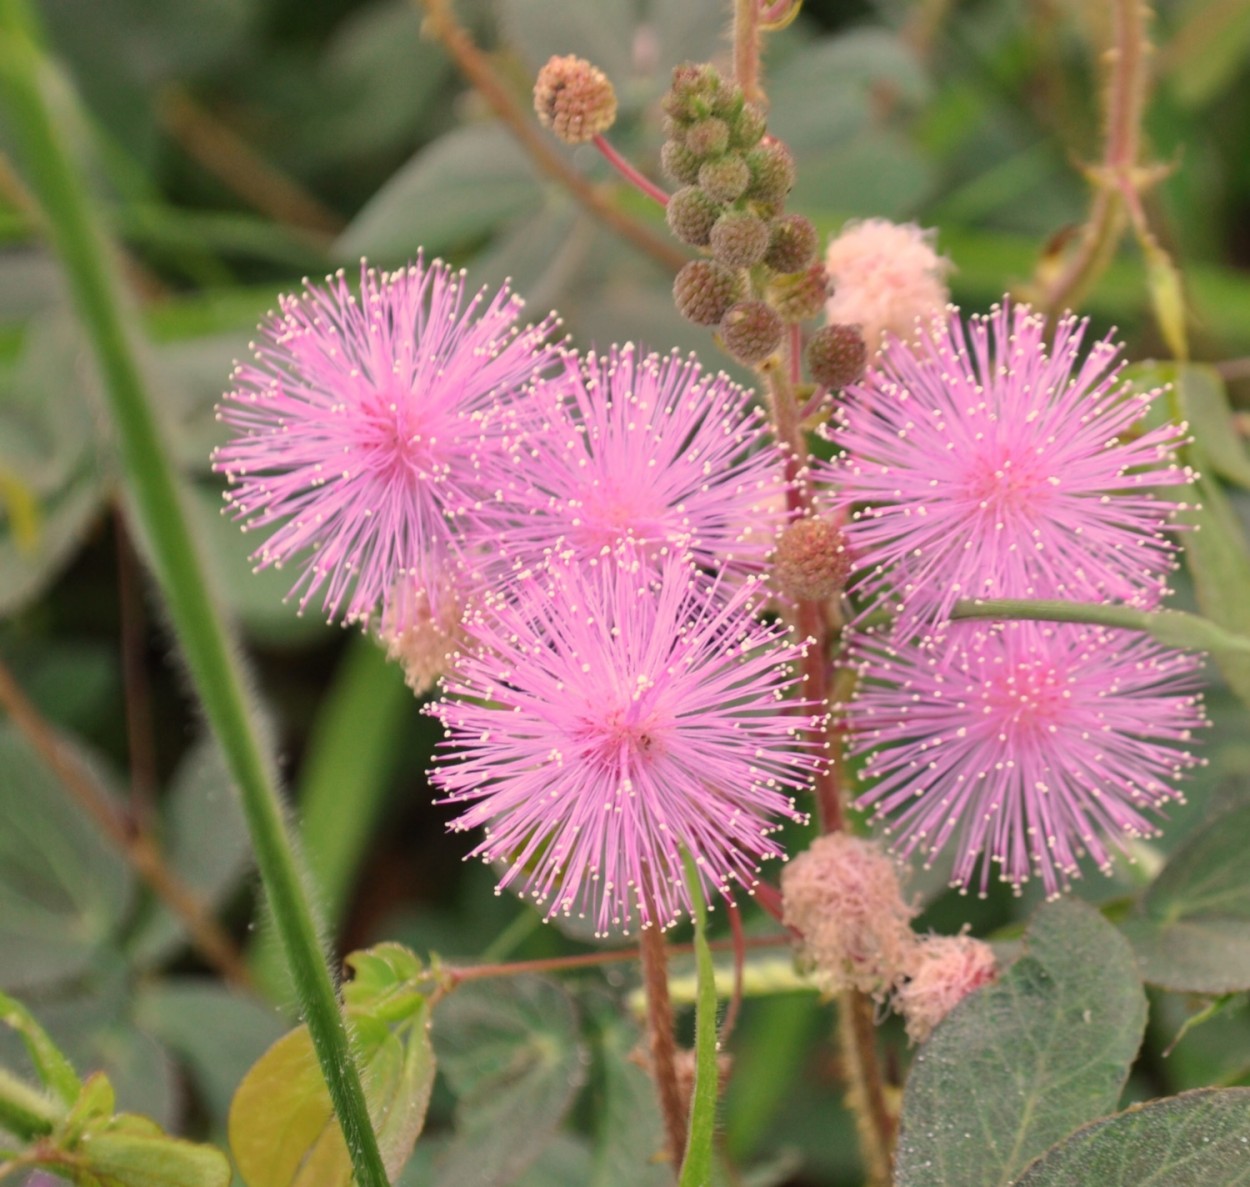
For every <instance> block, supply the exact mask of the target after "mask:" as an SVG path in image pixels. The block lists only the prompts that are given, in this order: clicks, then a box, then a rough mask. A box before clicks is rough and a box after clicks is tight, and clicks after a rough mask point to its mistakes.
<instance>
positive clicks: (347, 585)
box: [214, 258, 556, 622]
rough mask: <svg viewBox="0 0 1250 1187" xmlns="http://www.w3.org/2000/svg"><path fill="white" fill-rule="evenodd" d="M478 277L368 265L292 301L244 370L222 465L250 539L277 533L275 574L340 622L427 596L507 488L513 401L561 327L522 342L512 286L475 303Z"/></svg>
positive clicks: (229, 401)
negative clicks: (501, 412) (467, 280)
mask: <svg viewBox="0 0 1250 1187" xmlns="http://www.w3.org/2000/svg"><path fill="white" fill-rule="evenodd" d="M465 297H466V292H465V288H464V274H463V273H457V272H453V271H452V270H451V269H450V268H448V267H447V265H446V264H444V263H442V262H441V261H438V260H435V261H433V262H432V263H426V262H425V261H424V260H423V259H420V258H418V260H417V262H416V263H415V264H412V265H410V266H409V267H407V268H404V269H402V270H401V271H398V272H390V273H384V272H376V271H374V270H372V269H368V268H365V267H364V266H363V265H362V267H361V284H360V294H359V296H357V295H356V294H354V293H353V292H352V291H351V289H350V288H349V287H348V284H347V281H346V279H345V278H344V276H343V274H342V272H340V273H338V274H337V275H335V276H333V277H331V278H329V280H328V281H327V283H326V285H325V286H324V287H322V286H318V285H312V284H309V285H307V286H306V288H305V290H304V292H303V293H302V294H300V295H298V296H286V297H283V298H282V300H281V312H280V313H278V314H276V315H273V316H271V318H270V320H269V322H268V323H267V324H266V325H264V326H263V327H262V338H261V341H260V343H259V344H258V345H256V346H255V347H254V349H255V351H256V361H255V362H254V363H249V364H244V365H241V366H239V367H238V368H237V369H236V371H235V375H234V379H235V384H236V386H235V388H234V390H233V391H231V392H229V393H227V395H226V396H225V398H224V400H223V402H222V404H221V407H220V409H219V410H218V418H219V419H220V420H222V421H224V422H225V423H226V424H227V425H229V426H230V427H231V428H232V429H233V430H234V431H235V433H236V434H237V435H236V436H235V438H234V440H232V441H230V442H229V443H228V444H226V445H223V446H221V447H220V448H219V449H218V450H217V451H216V453H215V455H214V468H215V469H217V470H218V471H220V472H222V473H224V474H226V476H227V477H228V478H229V480H230V482H231V483H232V485H233V489H232V490H230V491H228V492H227V494H226V499H227V501H228V502H229V503H230V505H231V507H232V509H233V512H234V514H235V516H236V517H238V518H240V519H243V520H245V521H246V523H245V527H246V529H247V530H266V531H268V532H269V533H270V534H269V536H268V538H267V539H266V540H265V542H264V544H262V545H261V547H260V548H259V549H258V550H257V552H256V553H255V554H254V557H255V559H256V560H257V561H258V563H259V565H260V566H261V567H264V566H267V565H274V566H278V567H281V566H282V565H284V564H287V563H289V562H293V561H296V560H297V559H299V558H306V559H305V560H304V565H305V567H304V571H303V573H302V574H301V575H300V576H299V578H298V580H297V581H296V583H295V586H294V588H293V589H292V591H291V593H292V596H295V595H298V597H299V606H300V609H301V610H303V609H304V607H305V606H306V605H307V604H308V602H309V601H310V600H312V599H313V598H314V597H316V596H318V595H320V596H321V598H322V604H323V606H324V609H325V611H326V613H327V615H328V616H329V617H330V618H336V617H339V616H341V617H342V618H343V619H344V620H345V621H349V622H350V621H363V620H369V619H370V618H372V617H373V616H374V615H375V614H376V613H378V612H379V611H381V612H382V614H383V615H385V614H386V611H387V607H388V604H389V601H390V598H391V592H392V591H393V590H395V589H397V588H404V587H405V584H406V583H407V582H412V581H415V582H416V583H417V584H418V585H423V586H424V585H429V584H431V583H432V582H434V581H436V580H437V579H438V576H439V574H440V573H441V572H443V571H444V570H445V568H446V566H447V565H448V564H449V563H451V562H452V561H453V560H454V559H455V557H456V556H458V555H459V553H460V550H461V549H460V544H459V539H458V533H459V527H458V524H459V523H460V522H462V521H464V520H467V519H471V518H472V517H473V516H474V515H475V514H476V513H477V511H478V509H479V508H480V507H481V506H482V505H483V503H485V502H489V500H491V499H492V498H493V497H494V496H495V492H496V491H497V490H498V489H499V486H500V483H501V480H502V475H503V472H504V471H505V469H506V467H507V464H508V463H507V460H506V458H505V457H504V455H503V451H502V449H501V448H500V447H499V445H498V444H497V443H496V442H495V441H494V440H493V437H492V435H493V433H494V431H495V430H494V427H493V426H494V413H495V411H496V409H497V406H498V405H499V404H500V402H501V401H505V400H507V399H509V398H511V397H514V396H515V395H516V394H517V393H519V392H520V391H522V390H523V389H525V388H526V386H527V385H528V384H530V383H531V381H532V380H533V379H534V377H535V375H536V374H537V373H538V372H540V371H541V370H542V369H543V368H545V367H546V366H548V365H550V364H551V363H552V362H553V360H554V359H555V357H556V349H555V348H554V347H552V346H550V345H547V344H546V338H547V337H548V335H549V333H550V332H551V330H552V328H553V326H554V322H553V320H552V319H548V320H547V321H545V322H543V323H542V324H541V325H539V326H535V327H530V328H528V329H525V330H523V331H518V328H517V326H516V320H517V317H518V315H519V313H520V310H521V307H522V304H523V303H522V301H521V300H520V298H519V297H516V296H514V295H513V294H512V293H510V292H509V291H508V290H507V289H506V288H505V289H503V290H502V291H501V292H499V293H498V294H496V295H495V296H494V297H493V298H490V299H489V300H488V299H487V296H486V293H485V290H483V291H481V292H479V293H478V294H477V295H476V296H473V297H471V298H469V299H468V300H467V302H466V299H465Z"/></svg>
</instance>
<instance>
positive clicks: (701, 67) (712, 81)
mask: <svg viewBox="0 0 1250 1187" xmlns="http://www.w3.org/2000/svg"><path fill="white" fill-rule="evenodd" d="M720 84H721V77H720V75H719V74H718V73H717V72H716V68H715V67H713V66H709V65H707V64H706V63H697V62H683V63H682V64H681V65H680V66H674V67H673V83H672V86H671V87H670V88H669V92H668V94H667V95H665V96H664V102H663V105H662V106H663V108H664V112H665V114H667V115H670V116H672V117H673V119H675V120H677V121H678V122H679V123H683V124H688V123H691V122H693V121H694V120H698V119H704V118H706V117H707V116H709V115H711V114H712V107H713V102H714V99H715V97H716V93H717V91H718V90H719V88H720Z"/></svg>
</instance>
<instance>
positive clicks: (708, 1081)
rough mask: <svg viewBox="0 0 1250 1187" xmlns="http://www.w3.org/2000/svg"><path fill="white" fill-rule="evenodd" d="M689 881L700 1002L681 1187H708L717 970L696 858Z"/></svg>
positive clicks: (716, 1077)
mask: <svg viewBox="0 0 1250 1187" xmlns="http://www.w3.org/2000/svg"><path fill="white" fill-rule="evenodd" d="M686 881H687V882H688V883H689V884H690V896H691V898H692V899H693V900H694V960H695V973H696V977H697V981H698V999H697V1001H696V1002H695V1013H694V1091H693V1093H691V1097H690V1131H689V1133H688V1135H687V1137H686V1157H685V1160H684V1161H683V1162H682V1167H681V1178H680V1179H679V1180H678V1187H704V1184H707V1183H710V1182H711V1181H712V1159H713V1156H714V1154H715V1139H716V1098H717V1096H718V1094H719V1088H720V1072H719V1069H718V1068H717V1066H716V1062H717V1061H716V966H715V965H714V964H713V963H712V950H711V948H709V947H708V942H707V904H706V903H704V901H703V886H702V884H701V883H700V881H699V873H698V870H697V869H696V868H695V864H694V861H693V859H692V858H690V857H689V856H687V857H686Z"/></svg>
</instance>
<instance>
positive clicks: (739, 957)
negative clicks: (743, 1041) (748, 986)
mask: <svg viewBox="0 0 1250 1187" xmlns="http://www.w3.org/2000/svg"><path fill="white" fill-rule="evenodd" d="M725 907H726V910H727V912H728V914H729V930H730V933H731V935H732V937H733V946H734V988H733V994H732V995H731V996H730V998H729V1008H728V1009H727V1010H726V1011H725V1018H724V1021H723V1022H722V1023H721V1028H720V1044H721V1046H722V1047H723V1046H724V1045H725V1044H726V1043H727V1042H729V1036H730V1035H732V1034H733V1032H734V1025H735V1024H736V1023H737V1021H738V1011H739V1010H740V1009H741V1008H742V970H743V966H744V965H745V964H746V959H747V937H746V933H745V932H744V931H743V930H742V916H741V915H740V914H739V912H738V905H737V903H735V902H733V901H732V900H728V899H727V900H726V901H725Z"/></svg>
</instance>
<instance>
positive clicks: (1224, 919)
mask: <svg viewBox="0 0 1250 1187" xmlns="http://www.w3.org/2000/svg"><path fill="white" fill-rule="evenodd" d="M1247 836H1250V806H1245V807H1241V808H1237V809H1234V810H1233V811H1231V812H1226V813H1224V814H1223V815H1222V816H1219V817H1217V818H1216V819H1215V820H1213V821H1211V822H1210V823H1209V824H1207V825H1206V826H1205V827H1204V828H1203V829H1202V830H1201V831H1199V832H1198V833H1196V834H1195V835H1194V836H1192V837H1190V838H1189V840H1188V841H1186V842H1185V843H1184V844H1183V845H1182V846H1181V847H1180V848H1179V849H1178V850H1177V851H1176V853H1175V854H1173V856H1172V859H1171V860H1170V861H1169V862H1168V864H1167V865H1166V866H1165V867H1164V868H1163V872H1162V873H1160V875H1159V876H1158V877H1157V878H1156V879H1155V880H1154V882H1153V883H1152V884H1151V886H1150V888H1149V889H1148V890H1147V891H1146V893H1145V895H1144V896H1143V897H1142V900H1141V902H1140V903H1139V904H1138V906H1137V907H1136V909H1135V910H1134V913H1133V914H1132V915H1131V916H1130V917H1129V918H1128V919H1127V920H1125V922H1124V923H1123V925H1122V930H1123V932H1124V934H1125V935H1126V936H1127V937H1128V939H1129V942H1130V943H1131V944H1132V945H1133V949H1134V951H1135V952H1136V953H1137V959H1138V961H1139V962H1140V964H1141V968H1142V973H1143V975H1144V976H1145V978H1146V980H1147V981H1149V982H1151V983H1152V984H1154V985H1160V986H1163V987H1164V988H1166V989H1173V990H1178V991H1182V992H1188V993H1208V994H1224V993H1234V992H1237V991H1239V990H1243V989H1250V866H1247V863H1246V837H1247Z"/></svg>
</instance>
